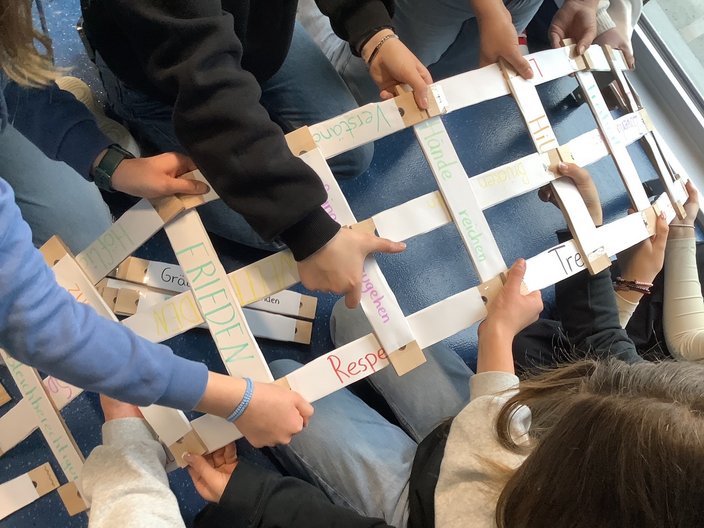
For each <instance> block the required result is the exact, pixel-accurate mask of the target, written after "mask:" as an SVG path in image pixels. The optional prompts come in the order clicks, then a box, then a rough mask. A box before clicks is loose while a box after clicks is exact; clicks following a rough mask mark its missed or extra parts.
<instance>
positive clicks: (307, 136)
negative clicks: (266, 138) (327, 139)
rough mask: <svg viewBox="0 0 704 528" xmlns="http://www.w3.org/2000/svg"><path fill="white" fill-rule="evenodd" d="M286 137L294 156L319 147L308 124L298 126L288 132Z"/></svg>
mask: <svg viewBox="0 0 704 528" xmlns="http://www.w3.org/2000/svg"><path fill="white" fill-rule="evenodd" d="M285 137H286V143H287V144H288V148H289V150H290V151H291V152H292V153H293V155H294V156H300V155H301V154H305V153H306V152H310V151H311V150H315V149H316V148H317V145H316V144H315V140H314V139H313V134H311V133H310V128H308V127H307V126H302V127H301V128H297V129H296V130H294V131H293V132H289V133H288V134H286V136H285Z"/></svg>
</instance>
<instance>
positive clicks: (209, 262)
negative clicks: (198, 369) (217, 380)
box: [165, 211, 273, 381]
mask: <svg viewBox="0 0 704 528" xmlns="http://www.w3.org/2000/svg"><path fill="white" fill-rule="evenodd" d="M165 229H166V234H167V236H168V237H169V241H170V242H171V246H172V247H173V248H174V252H175V253H176V258H177V259H178V261H179V264H180V265H181V268H182V269H183V271H184V272H185V274H186V277H187V278H188V282H189V283H190V284H191V289H192V291H193V294H194V296H195V298H196V303H198V306H199V308H200V311H201V314H202V315H203V318H204V319H205V321H206V323H208V328H209V330H210V333H211V335H212V336H213V339H214V340H215V345H216V346H217V348H218V351H219V352H220V355H221V357H222V359H223V362H224V363H225V367H226V368H227V371H228V372H229V373H230V374H231V375H236V376H246V377H249V378H252V379H255V380H258V381H271V380H272V379H273V378H272V376H271V372H270V371H269V367H268V365H267V363H266V360H265V359H264V356H263V355H262V352H261V350H260V349H259V345H257V342H256V340H255V339H254V336H253V335H252V333H251V332H250V330H249V327H248V326H247V322H246V320H245V317H244V314H243V313H242V308H241V307H240V304H239V302H238V300H237V296H236V295H235V292H234V290H233V287H232V284H231V283H230V280H229V278H228V277H227V274H226V273H225V269H224V268H223V267H222V264H221V263H220V260H219V259H218V256H217V254H216V253H215V249H214V248H213V245H212V243H211V242H210V238H209V237H208V234H207V233H206V231H205V227H203V224H202V222H201V220H200V216H198V213H197V212H196V211H188V212H186V213H183V214H182V215H181V216H179V217H178V218H177V219H176V220H174V221H172V222H170V223H169V224H168V225H167V226H165Z"/></svg>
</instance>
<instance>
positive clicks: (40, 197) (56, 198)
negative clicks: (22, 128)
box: [0, 125, 112, 253]
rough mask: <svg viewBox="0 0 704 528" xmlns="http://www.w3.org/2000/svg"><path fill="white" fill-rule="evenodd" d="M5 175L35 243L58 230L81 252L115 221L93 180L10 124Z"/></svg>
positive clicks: (4, 137)
mask: <svg viewBox="0 0 704 528" xmlns="http://www.w3.org/2000/svg"><path fill="white" fill-rule="evenodd" d="M0 177H2V178H3V179H5V180H7V182H8V183H9V184H10V185H11V186H12V190H13V191H14V192H15V201H16V203H17V205H18V206H19V208H20V210H21V211H22V217H23V218H24V220H25V221H26V222H27V223H28V224H29V226H30V228H31V229H32V242H33V243H34V245H35V246H41V245H42V244H43V243H44V242H46V241H47V240H48V239H49V238H51V236H52V235H59V236H60V237H61V239H62V240H63V241H64V243H66V245H68V247H69V248H70V249H71V251H73V252H74V253H79V252H80V251H82V250H83V249H85V248H86V247H87V246H88V245H89V244H90V243H91V242H93V241H94V240H95V239H96V238H98V236H100V235H101V234H102V233H103V232H104V231H105V230H106V229H108V228H109V227H110V225H111V224H112V216H111V215H110V211H109V210H108V206H107V205H106V204H105V202H104V201H103V198H102V196H101V195H100V191H99V190H98V188H97V187H96V186H95V185H94V184H93V183H92V182H89V181H86V180H85V179H84V178H83V177H82V176H81V175H80V174H78V173H77V172H76V171H75V170H73V169H72V168H71V167H69V166H68V165H66V164H65V163H63V162H60V161H54V160H52V159H49V158H48V157H47V156H46V155H45V154H44V153H43V152H42V151H41V150H39V148H37V147H36V146H35V145H34V144H33V143H32V142H30V141H29V140H28V139H27V138H25V137H24V136H23V135H22V134H20V133H19V132H18V131H17V130H16V129H15V128H13V127H12V126H11V125H8V126H7V128H6V129H5V131H4V132H0Z"/></svg>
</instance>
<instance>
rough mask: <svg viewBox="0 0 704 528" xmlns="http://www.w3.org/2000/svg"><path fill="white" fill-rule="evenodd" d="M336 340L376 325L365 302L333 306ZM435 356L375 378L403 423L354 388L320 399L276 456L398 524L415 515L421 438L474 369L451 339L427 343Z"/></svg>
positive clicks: (283, 367)
mask: <svg viewBox="0 0 704 528" xmlns="http://www.w3.org/2000/svg"><path fill="white" fill-rule="evenodd" d="M330 329H331V333H332V337H333V341H334V342H335V346H338V347H339V346H342V345H344V344H345V343H348V342H350V341H352V340H354V339H357V338H358V337H361V336H363V335H365V334H367V333H369V332H370V331H371V327H370V326H369V323H368V321H367V320H366V318H365V317H364V314H363V313H362V311H361V310H359V309H358V310H347V308H345V306H344V304H343V303H342V302H338V303H337V304H336V305H335V308H334V309H333V313H332V317H331V321H330ZM425 352H426V356H427V358H428V361H427V362H426V363H425V364H424V365H422V366H420V367H418V368H417V369H415V370H414V371H412V372H410V373H408V374H406V375H405V376H403V377H399V376H397V375H396V373H395V372H394V370H393V367H387V368H386V369H383V370H381V371H379V372H377V373H376V374H374V375H372V376H370V377H369V378H367V379H368V380H369V381H370V383H371V384H372V386H373V387H374V388H375V389H376V390H377V391H379V393H381V394H382V395H383V396H384V398H385V399H386V401H387V402H388V403H389V405H390V407H391V409H392V410H393V412H394V414H395V415H396V417H397V419H398V421H399V423H401V424H402V428H401V427H398V426H396V425H393V424H391V423H390V422H389V421H387V420H386V419H385V418H384V417H382V416H381V415H380V414H379V413H377V412H376V411H375V410H373V409H372V408H371V407H369V406H368V405H367V404H366V403H364V402H363V401H362V400H361V399H359V398H358V397H357V396H355V395H354V394H352V393H351V392H350V391H349V390H347V389H343V390H339V391H337V392H335V393H333V394H331V395H330V396H327V397H325V398H323V399H321V400H319V401H317V402H315V404H314V405H315V415H314V416H313V419H312V420H311V422H310V424H309V425H308V427H307V428H306V429H305V431H303V432H302V433H301V434H299V435H298V436H296V437H295V438H294V439H293V441H292V442H291V444H290V445H288V446H284V447H278V448H276V449H275V450H273V451H274V454H275V456H276V457H277V459H278V460H279V461H280V462H281V464H282V465H283V466H284V467H285V468H286V470H287V471H289V472H290V473H292V474H294V475H296V476H299V477H301V478H304V479H306V480H308V481H310V482H312V483H314V484H315V485H317V486H318V487H320V488H321V489H322V490H323V491H325V493H327V495H328V496H329V497H330V499H331V500H332V501H333V502H335V503H336V504H339V505H341V506H346V507H348V508H352V509H354V510H355V511H357V512H358V513H360V514H362V515H367V516H371V517H380V518H383V519H385V520H386V522H387V523H388V524H391V525H392V526H405V525H406V523H407V519H408V485H409V479H410V475H411V468H412V466H413V459H414V457H415V454H416V448H417V447H418V443H419V442H420V441H421V440H422V439H423V438H424V437H425V436H426V435H427V434H428V433H430V432H431V431H432V430H433V429H434V428H435V427H436V426H437V425H438V424H439V423H440V422H442V421H443V420H444V419H445V418H448V417H451V416H455V415H456V414H457V413H458V412H459V411H460V410H461V409H462V408H463V407H464V406H465V405H467V402H468V401H469V378H470V376H471V375H472V372H471V371H470V370H469V369H468V368H467V366H466V365H465V364H464V362H463V361H462V360H461V359H460V357H459V356H458V355H457V354H455V353H454V352H453V351H452V350H451V349H450V348H449V347H447V346H445V345H443V344H438V345H435V346H432V347H429V348H428V349H426V351H425ZM270 367H271V370H272V373H273V374H274V376H275V377H276V378H279V377H281V376H284V375H285V374H287V373H289V372H291V371H293V370H295V369H296V368H298V367H300V365H299V364H298V363H296V362H295V361H291V360H278V361H274V362H272V363H271V365H270Z"/></svg>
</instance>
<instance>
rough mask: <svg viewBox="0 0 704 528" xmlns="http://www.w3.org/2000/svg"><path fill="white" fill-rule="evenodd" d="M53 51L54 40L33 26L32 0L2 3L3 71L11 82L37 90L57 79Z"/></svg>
mask: <svg viewBox="0 0 704 528" xmlns="http://www.w3.org/2000/svg"><path fill="white" fill-rule="evenodd" d="M37 44H39V45H40V46H41V47H42V48H43V52H40V51H39V50H38V49H37V47H36V45H37ZM50 49H51V40H50V39H49V38H48V37H47V36H45V35H42V34H41V33H39V32H38V31H36V30H35V29H34V26H33V24H32V3H31V0H0V69H2V70H3V71H4V72H5V74H6V75H7V76H8V77H9V78H10V79H12V80H13V81H15V82H17V83H18V84H21V85H23V86H35V87H36V86H44V85H46V84H48V83H49V82H51V81H52V80H54V79H56V77H58V75H59V72H57V70H56V69H55V68H54V67H53V65H52V62H51V58H50V54H49V50H50Z"/></svg>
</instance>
